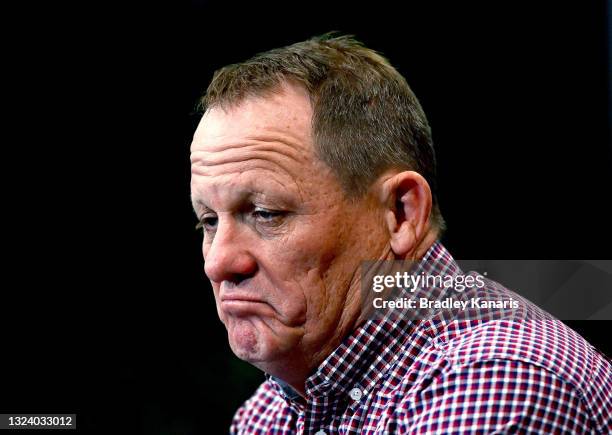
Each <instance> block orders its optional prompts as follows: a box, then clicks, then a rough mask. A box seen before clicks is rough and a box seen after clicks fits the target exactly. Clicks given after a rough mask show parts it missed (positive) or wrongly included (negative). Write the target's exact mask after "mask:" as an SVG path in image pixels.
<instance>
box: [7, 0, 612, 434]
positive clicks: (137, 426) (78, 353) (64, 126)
mask: <svg viewBox="0 0 612 435" xmlns="http://www.w3.org/2000/svg"><path fill="white" fill-rule="evenodd" d="M421 3H422V2H411V3H409V5H408V6H401V7H400V6H398V5H397V4H396V3H395V2H383V1H378V2H371V3H367V4H363V5H358V4H355V3H353V2H345V3H342V2H333V3H332V2H329V1H328V2H319V3H315V2H304V3H297V4H292V3H282V2H265V4H264V3H261V2H258V3H249V4H238V3H221V2H208V1H191V2H188V1H167V2H158V3H149V2H147V3H144V2H143V3H142V4H138V3H131V4H130V3H117V4H113V3H101V2H100V3H89V2H81V3H73V4H71V3H62V4H61V5H57V4H50V2H47V3H45V4H42V3H41V4H36V3H28V4H24V5H22V6H20V7H19V8H18V9H17V8H13V9H10V8H9V7H8V6H5V8H8V9H6V10H5V11H4V14H3V17H4V18H3V21H5V24H7V26H10V27H5V28H6V29H8V30H6V31H5V32H6V35H5V36H6V37H5V41H6V42H8V44H7V52H6V53H5V55H6V57H5V67H4V69H5V72H6V73H8V74H7V77H8V78H7V79H6V80H5V85H6V88H7V89H6V91H5V95H6V96H7V98H5V99H4V104H5V111H6V113H10V115H7V116H5V117H4V124H5V135H4V138H5V143H4V146H3V147H2V154H3V158H2V167H3V171H2V178H3V188H4V199H5V201H4V204H5V207H6V208H5V209H4V210H3V214H4V216H5V218H6V220H7V223H6V224H5V225H3V230H4V231H3V247H4V254H5V261H4V271H3V281H2V282H3V283H2V294H3V298H2V317H1V318H2V324H1V325H0V326H1V334H2V335H1V337H2V342H1V343H2V354H1V355H2V372H1V373H2V385H1V386H0V401H1V406H0V411H2V412H71V413H72V412H76V413H77V414H78V425H79V431H78V432H80V433H92V434H94V433H95V434H110V433H113V434H115V433H126V434H136V433H143V434H164V435H170V434H182V435H188V434H199V433H223V432H225V431H226V428H227V426H228V424H229V420H230V419H231V416H232V413H233V411H234V410H235V409H236V407H237V406H238V405H239V404H240V403H241V402H242V401H243V400H244V399H246V398H247V397H248V396H249V393H250V392H252V390H253V388H254V387H255V385H257V384H258V383H259V381H260V380H261V378H262V375H261V374H260V373H259V372H258V371H257V370H255V369H252V368H250V367H249V366H248V365H246V364H245V363H242V362H240V361H238V360H237V359H236V358H234V357H233V356H232V355H231V352H230V350H229V347H228V345H227V343H226V337H225V331H224V328H223V327H222V325H221V324H220V323H219V321H218V320H217V315H216V311H215V309H214V301H213V297H212V294H211V292H210V290H209V287H208V285H207V283H206V281H205V279H204V276H203V262H202V259H201V252H200V237H201V236H200V235H198V234H197V233H196V232H195V230H194V225H195V223H196V222H195V218H194V216H193V214H192V211H191V208H190V201H189V156H188V148H189V143H190V139H191V135H192V134H193V131H194V129H195V127H196V125H197V122H198V118H199V115H197V113H195V110H194V108H195V105H196V103H197V100H198V97H199V96H200V95H201V94H202V93H203V91H204V90H205V88H206V86H207V84H208V82H209V80H210V78H211V77H212V73H213V71H214V70H215V69H217V68H219V67H221V66H223V65H225V64H227V63H231V62H238V61H241V60H244V59H246V58H247V57H249V56H251V55H253V54H254V53H256V52H259V51H263V50H267V49H270V48H273V47H277V46H281V45H286V44H289V43H292V42H296V41H299V40H303V39H305V38H307V37H310V36H313V35H316V34H321V33H324V32H327V31H330V30H339V31H341V32H344V33H351V34H355V35H356V36H357V37H358V38H359V39H361V40H362V41H364V42H365V43H366V44H367V45H368V46H370V47H372V48H375V49H377V50H379V51H381V52H382V53H383V54H384V55H386V56H387V57H388V58H389V59H390V60H391V62H392V63H393V64H394V65H395V66H396V67H397V68H398V69H399V70H400V72H401V73H402V74H404V75H405V76H406V78H407V79H408V82H409V83H410V84H411V86H412V88H413V90H414V91H415V93H416V94H417V96H418V97H419V99H420V101H421V103H422V105H423V106H424V109H425V111H426V113H427V114H428V117H429V120H430V123H431V126H432V129H433V133H434V140H435V143H436V147H437V153H438V161H439V168H438V172H439V186H440V192H439V200H440V204H441V207H442V212H443V214H444V216H445V217H446V220H447V223H448V227H449V229H448V232H447V234H446V236H445V238H444V240H443V241H444V243H445V245H446V246H447V247H448V248H449V250H450V251H451V252H452V253H453V255H454V256H455V257H456V258H459V259H515V258H523V259H609V258H610V254H609V252H608V250H609V249H610V246H611V244H610V242H611V240H610V239H611V237H610V230H609V224H610V222H612V212H611V211H610V207H609V202H610V201H609V197H610V193H609V191H610V187H611V186H612V183H611V181H612V180H611V178H612V175H611V173H612V171H611V168H612V152H611V148H610V141H609V124H608V119H609V118H608V116H609V115H608V107H607V98H608V95H609V89H608V76H607V68H608V64H607V49H608V47H607V34H606V31H607V30H606V26H607V23H606V8H605V2H603V1H589V2H578V1H576V2H572V3H559V2H552V1H547V2H527V1H521V2H516V1H512V2H510V1H503V2H494V3H492V2H477V3H475V2H471V3H469V4H467V5H466V4H461V5H458V4H455V3H451V2H448V3H443V2H431V3H430V2H428V3H427V5H426V6H424V5H423V4H421ZM571 325H572V326H573V327H574V328H575V329H577V330H579V331H580V332H581V333H582V334H584V335H585V336H586V337H587V338H589V339H590V340H591V342H593V343H594V344H595V345H596V346H598V347H599V348H600V349H602V350H604V351H605V352H606V353H607V354H608V355H610V354H612V345H611V344H610V340H609V328H610V325H611V323H610V322H593V321H591V322H571Z"/></svg>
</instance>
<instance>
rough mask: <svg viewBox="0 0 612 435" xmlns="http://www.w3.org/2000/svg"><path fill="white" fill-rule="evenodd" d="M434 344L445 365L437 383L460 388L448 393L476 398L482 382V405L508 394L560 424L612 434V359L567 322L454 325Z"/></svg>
mask: <svg viewBox="0 0 612 435" xmlns="http://www.w3.org/2000/svg"><path fill="white" fill-rule="evenodd" d="M432 344H433V348H434V349H435V352H436V353H437V354H438V355H439V356H440V360H441V363H440V365H439V366H438V369H439V370H438V371H437V375H436V377H435V379H434V381H433V384H434V385H439V383H440V382H442V383H445V384H446V388H450V385H454V387H453V388H454V390H453V388H450V389H447V390H445V391H457V392H458V394H460V395H461V394H463V393H465V392H467V391H470V392H471V391H473V389H472V388H471V386H473V385H474V382H475V380H476V379H478V381H477V382H476V388H477V389H478V390H479V391H480V392H481V397H480V399H479V400H482V399H486V400H490V399H492V398H493V397H495V396H492V395H494V394H497V395H498V397H502V396H504V397H506V396H507V397H506V399H505V400H509V401H510V402H513V401H514V405H513V406H516V405H518V404H519V403H520V402H523V403H531V405H532V408H533V407H535V408H537V407H538V406H540V407H541V406H543V407H544V408H542V409H544V410H547V411H551V410H553V411H555V413H556V414H555V415H556V416H555V418H556V419H561V420H564V421H565V420H566V417H563V415H566V416H567V415H573V416H574V420H575V422H576V421H581V418H582V420H584V422H585V424H586V426H587V427H591V428H592V429H593V430H595V431H596V432H599V433H607V431H610V430H612V428H611V425H612V421H611V417H610V414H609V411H608V410H609V409H612V366H611V364H610V361H609V360H608V359H607V358H605V357H604V356H603V355H601V354H600V353H599V352H598V351H597V350H596V349H594V348H593V347H592V346H591V345H590V344H589V343H588V342H587V341H586V340H585V339H584V338H582V337H581V336H580V335H579V334H578V333H576V332H575V331H573V330H572V329H571V328H569V327H568V326H566V325H565V324H564V323H563V322H561V321H560V320H557V319H554V318H552V317H550V318H545V319H531V320H521V321H517V320H493V321H487V322H478V321H461V322H450V323H448V324H447V325H446V326H445V327H444V328H443V329H441V330H439V331H438V333H437V334H436V335H435V337H434V338H433V340H432ZM514 392H518V393H519V394H518V396H517V395H516V394H515V393H514ZM469 394H471V393H468V397H467V399H466V397H463V399H462V400H465V401H466V402H467V403H469V401H470V400H469V397H471V396H469ZM551 399H552V400H551ZM520 406H524V405H520ZM542 409H541V410H540V411H542ZM570 410H571V412H570ZM500 415H503V412H502V413H501V414H500ZM580 416H582V417H580ZM579 417H580V418H579ZM575 422H574V423H575ZM574 423H572V422H571V421H569V420H568V421H567V422H566V423H565V424H567V425H568V427H569V426H571V425H572V424H574Z"/></svg>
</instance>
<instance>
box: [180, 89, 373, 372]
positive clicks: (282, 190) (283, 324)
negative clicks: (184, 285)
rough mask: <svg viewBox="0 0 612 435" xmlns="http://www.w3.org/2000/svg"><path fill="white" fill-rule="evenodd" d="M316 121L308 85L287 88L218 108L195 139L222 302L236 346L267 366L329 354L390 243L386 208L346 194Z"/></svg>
mask: <svg viewBox="0 0 612 435" xmlns="http://www.w3.org/2000/svg"><path fill="white" fill-rule="evenodd" d="M311 120H312V109H311V105H310V102H309V98H308V95H307V94H306V92H305V91H304V90H302V89H301V88H299V87H292V86H288V85H287V86H284V87H283V90H282V92H279V93H275V94H272V95H270V96H266V97H261V98H255V97H253V98H249V99H247V100H246V101H243V102H242V103H240V104H239V105H238V106H236V107H233V108H231V109H229V110H228V111H224V110H223V109H221V108H213V109H212V110H209V111H208V112H207V113H206V114H205V115H204V117H203V118H202V121H201V122H200V125H199V127H198V129H197V131H196V133H195V136H194V140H193V143H192V147H191V162H192V168H191V172H192V179H191V193H192V199H193V203H194V208H195V210H196V213H197V214H198V218H199V219H200V221H201V222H202V223H203V225H204V241H203V253H204V260H205V272H206V275H207V276H208V278H209V279H210V281H211V283H212V287H213V290H214V294H215V299H216V304H217V311H218V314H219V317H220V318H221V321H222V322H223V323H224V324H225V326H226V328H227V330H228V336H229V342H230V345H231V347H232V350H233V351H234V353H236V355H238V356H239V357H240V358H242V359H245V360H247V361H250V362H252V363H254V364H255V365H259V366H260V367H262V366H263V367H265V365H266V364H267V363H270V362H273V361H279V360H283V359H285V360H286V359H292V358H293V359H299V358H302V359H308V358H315V359H316V358H317V355H319V354H320V355H325V353H326V352H329V351H331V350H332V349H327V347H326V346H328V344H329V343H332V342H334V340H338V338H341V337H340V336H341V335H342V334H343V333H346V331H344V330H343V329H347V328H350V327H351V325H350V322H351V321H354V317H355V316H356V315H357V314H358V313H357V311H358V310H359V289H358V281H359V266H360V262H361V260H363V259H366V258H372V257H378V256H379V255H380V254H381V251H383V250H384V245H385V241H384V235H383V232H382V228H383V225H382V222H383V221H382V218H381V216H382V215H380V214H377V213H376V209H375V208H374V206H373V204H374V202H373V201H372V200H371V199H368V198H369V196H366V198H364V199H363V200H359V201H353V202H349V201H348V200H347V198H345V195H344V193H343V191H342V189H341V187H340V184H339V183H338V181H337V179H336V178H335V176H334V175H333V174H332V172H331V170H330V169H329V168H328V167H327V166H326V165H325V164H324V163H323V162H321V161H320V160H319V159H318V158H317V157H316V156H315V155H314V149H313V139H312V134H311ZM336 344H337V343H336ZM334 346H335V345H334ZM258 363H259V364H258Z"/></svg>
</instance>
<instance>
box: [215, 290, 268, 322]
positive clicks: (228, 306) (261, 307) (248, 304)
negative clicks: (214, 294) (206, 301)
mask: <svg viewBox="0 0 612 435" xmlns="http://www.w3.org/2000/svg"><path fill="white" fill-rule="evenodd" d="M221 309H222V310H223V311H224V312H225V313H227V314H229V315H231V316H237V317H242V316H253V315H255V316H270V315H271V314H272V313H273V310H272V307H271V306H270V305H269V304H268V303H267V302H266V301H264V300H262V299H260V298H257V297H254V296H251V295H223V296H221Z"/></svg>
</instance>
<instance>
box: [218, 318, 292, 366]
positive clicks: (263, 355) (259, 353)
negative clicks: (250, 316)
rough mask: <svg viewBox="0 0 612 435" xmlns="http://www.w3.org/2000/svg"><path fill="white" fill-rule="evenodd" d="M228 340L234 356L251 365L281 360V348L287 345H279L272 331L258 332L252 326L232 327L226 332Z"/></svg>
mask: <svg viewBox="0 0 612 435" xmlns="http://www.w3.org/2000/svg"><path fill="white" fill-rule="evenodd" d="M228 338H229V344H230V347H231V348H232V351H233V352H234V354H235V355H236V356H237V357H238V358H240V359H241V360H244V361H247V362H249V363H251V364H256V363H258V362H261V363H265V362H268V361H274V360H276V359H279V358H282V354H283V348H284V347H285V346H286V345H287V343H280V342H279V341H278V340H279V338H278V337H276V336H275V335H274V334H273V333H272V331H260V330H259V329H257V328H255V327H253V325H249V326H245V325H240V326H239V325H234V327H232V328H231V329H229V330H228ZM283 345H284V346H283Z"/></svg>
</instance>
